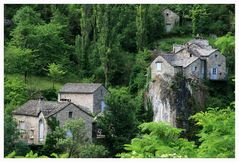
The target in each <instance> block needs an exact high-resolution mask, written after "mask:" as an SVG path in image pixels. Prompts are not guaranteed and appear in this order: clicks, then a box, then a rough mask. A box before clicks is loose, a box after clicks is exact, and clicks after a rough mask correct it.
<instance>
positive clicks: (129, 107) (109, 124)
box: [97, 88, 137, 156]
mask: <svg viewBox="0 0 239 162" xmlns="http://www.w3.org/2000/svg"><path fill="white" fill-rule="evenodd" d="M106 105H107V106H108V108H107V109H106V110H105V111H104V113H103V116H100V117H99V118H98V119H97V123H98V124H97V125H98V127H99V128H101V129H102V132H103V134H104V135H105V138H104V139H103V140H102V141H99V142H100V143H102V144H103V145H104V146H105V147H106V148H107V150H109V151H110V156H114V155H115V154H117V153H119V152H121V151H122V150H123V145H124V144H125V143H128V142H129V141H130V139H132V138H133V137H135V135H136V132H137V127H136V125H137V120H136V115H135V103H134V101H133V97H132V96H131V95H130V94H129V91H128V89H127V88H120V89H111V90H110V96H109V97H108V98H107V99H106Z"/></svg>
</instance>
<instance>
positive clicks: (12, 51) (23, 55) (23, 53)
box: [4, 45, 33, 83]
mask: <svg viewBox="0 0 239 162" xmlns="http://www.w3.org/2000/svg"><path fill="white" fill-rule="evenodd" d="M32 53H33V51H32V50H31V49H26V48H23V49H21V48H18V47H16V46H12V45H8V46H7V47H6V48H5V57H4V59H5V64H4V65H5V69H6V72H8V73H20V74H23V75H24V81H25V83H26V80H27V75H28V74H29V73H31V72H32V67H33V63H32Z"/></svg>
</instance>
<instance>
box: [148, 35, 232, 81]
mask: <svg viewBox="0 0 239 162" xmlns="http://www.w3.org/2000/svg"><path fill="white" fill-rule="evenodd" d="M152 52H153V53H154V55H156V56H157V57H156V59H154V61H153V62H152V63H151V65H150V67H151V78H155V77H156V76H158V75H160V76H162V77H163V78H164V79H166V80H170V79H171V77H173V76H174V75H175V74H176V73H178V72H182V73H183V74H184V76H186V78H198V79H208V80H214V81H224V80H226V79H227V68H226V58H225V56H223V55H222V54H221V53H220V52H219V51H218V50H217V49H214V48H212V47H211V46H210V45H209V43H208V41H207V40H203V39H193V40H191V41H189V42H187V43H186V44H184V45H174V46H173V51H172V52H170V53H163V52H157V51H152Z"/></svg>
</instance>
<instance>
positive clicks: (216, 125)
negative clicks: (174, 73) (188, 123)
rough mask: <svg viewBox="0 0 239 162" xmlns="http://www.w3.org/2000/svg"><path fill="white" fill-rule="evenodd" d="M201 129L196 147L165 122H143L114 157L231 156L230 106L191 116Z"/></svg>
mask: <svg viewBox="0 0 239 162" xmlns="http://www.w3.org/2000/svg"><path fill="white" fill-rule="evenodd" d="M192 119H194V120H195V121H196V124H197V125H199V126H201V128H202V129H201V130H200V131H199V133H198V137H199V141H200V142H201V143H200V145H199V146H196V145H195V144H194V142H189V141H188V140H187V139H184V138H180V132H181V131H182V130H180V129H178V128H174V127H172V126H170V125H168V124H165V123H156V122H151V123H144V124H141V125H140V126H139V128H140V129H141V133H142V134H141V135H140V137H137V138H134V139H132V140H131V144H125V150H126V151H127V152H126V153H121V154H118V155H117V156H119V157H122V158H149V157H151V158H152V157H161V158H165V157H169V158H183V157H191V158H192V157H204V158H205V157H214V158H218V157H223V158H232V157H235V112H234V104H231V105H230V106H228V107H227V108H223V109H218V108H209V109H208V111H207V112H200V113H197V114H195V115H194V116H192Z"/></svg>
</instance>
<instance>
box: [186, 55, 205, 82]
mask: <svg viewBox="0 0 239 162" xmlns="http://www.w3.org/2000/svg"><path fill="white" fill-rule="evenodd" d="M195 68H196V69H195ZM201 68H202V67H201V60H200V59H197V60H196V61H194V62H193V63H191V64H190V65H188V66H187V67H185V68H184V75H185V77H186V78H191V77H196V78H199V77H200V75H201V73H202V71H201Z"/></svg>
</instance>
